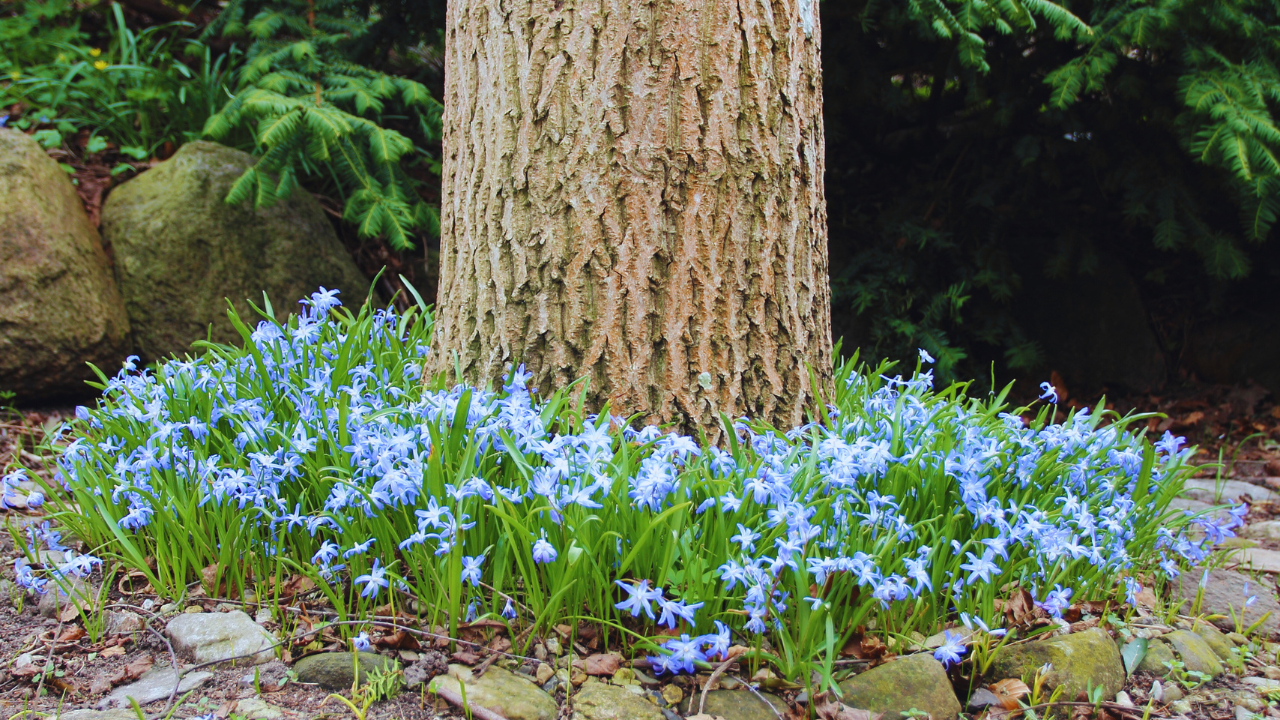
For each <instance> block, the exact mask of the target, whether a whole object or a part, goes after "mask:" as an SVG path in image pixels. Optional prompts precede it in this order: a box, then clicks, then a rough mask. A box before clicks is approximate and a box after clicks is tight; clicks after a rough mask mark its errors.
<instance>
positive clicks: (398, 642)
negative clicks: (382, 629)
mask: <svg viewBox="0 0 1280 720" xmlns="http://www.w3.org/2000/svg"><path fill="white" fill-rule="evenodd" d="M373 644H374V645H377V646H378V647H385V648H394V649H396V650H417V649H419V648H421V647H422V645H421V644H420V643H419V642H418V639H417V638H415V637H414V636H412V635H410V634H409V633H407V632H405V631H404V630H397V631H396V632H394V633H392V634H390V635H383V636H382V637H379V638H375V639H374V641H373Z"/></svg>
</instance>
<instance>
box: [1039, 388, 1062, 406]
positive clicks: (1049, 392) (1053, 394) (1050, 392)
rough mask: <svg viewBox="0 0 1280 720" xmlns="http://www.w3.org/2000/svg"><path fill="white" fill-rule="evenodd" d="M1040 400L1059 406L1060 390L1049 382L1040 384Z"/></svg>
mask: <svg viewBox="0 0 1280 720" xmlns="http://www.w3.org/2000/svg"><path fill="white" fill-rule="evenodd" d="M1040 393H1041V394H1040V399H1041V400H1048V401H1049V402H1051V403H1053V404H1054V405H1057V404H1058V389H1057V388H1055V387H1054V386H1053V385H1050V384H1049V383H1047V382H1042V383H1040Z"/></svg>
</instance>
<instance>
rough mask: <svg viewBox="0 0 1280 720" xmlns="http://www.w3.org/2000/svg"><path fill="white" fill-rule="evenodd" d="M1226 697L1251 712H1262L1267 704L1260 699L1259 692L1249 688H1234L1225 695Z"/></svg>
mask: <svg viewBox="0 0 1280 720" xmlns="http://www.w3.org/2000/svg"><path fill="white" fill-rule="evenodd" d="M1225 697H1226V699H1227V700H1228V701H1230V702H1231V703H1232V704H1233V705H1236V706H1237V707H1243V708H1244V709H1246V710H1248V711H1249V712H1251V713H1256V712H1262V710H1263V708H1265V707H1266V705H1264V704H1263V702H1262V700H1260V699H1258V696H1257V694H1255V693H1253V692H1251V691H1249V690H1233V691H1231V692H1228V693H1227V694H1226V695H1225Z"/></svg>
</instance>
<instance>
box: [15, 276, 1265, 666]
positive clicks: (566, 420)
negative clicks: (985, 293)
mask: <svg viewBox="0 0 1280 720" xmlns="http://www.w3.org/2000/svg"><path fill="white" fill-rule="evenodd" d="M336 295H337V291H332V290H324V289H323V288H322V289H321V291H320V292H317V293H315V294H314V295H312V296H311V297H310V298H309V299H306V300H304V301H303V304H304V310H303V312H302V313H300V314H298V315H294V316H291V317H290V318H289V319H288V321H287V322H286V323H283V324H281V323H277V322H275V321H274V320H269V319H268V320H263V321H262V322H259V323H258V324H257V326H256V328H250V327H249V326H248V325H246V324H244V323H243V322H242V321H241V320H240V319H239V318H236V317H234V316H233V319H234V322H235V323H236V325H237V327H238V328H240V331H241V334H242V335H243V337H244V346H243V347H229V346H217V345H209V344H202V345H200V346H198V350H199V351H200V353H201V354H200V355H199V356H196V357H188V358H185V359H172V360H170V361H168V362H164V363H161V364H159V365H158V366H157V367H156V368H155V369H154V370H148V369H146V368H140V367H137V366H136V365H135V364H134V363H132V362H130V363H127V364H126V365H125V367H124V368H123V369H122V370H121V371H120V372H119V373H117V374H116V375H114V376H113V377H110V378H108V377H106V376H105V375H104V376H103V377H102V380H103V390H104V395H103V397H102V399H101V400H100V401H99V402H98V404H97V406H96V407H94V408H80V409H78V411H77V416H78V417H77V419H76V420H75V421H73V422H72V423H71V424H70V427H69V428H68V433H69V434H68V435H67V437H66V439H67V440H68V442H67V444H66V446H65V449H64V450H63V452H62V456H61V459H60V461H59V467H60V470H59V473H60V474H59V479H60V481H61V482H62V484H63V487H64V489H65V490H66V491H67V493H68V495H67V497H68V498H69V499H61V498H58V497H55V498H51V499H50V501H49V502H50V504H52V505H54V506H55V509H56V510H58V512H57V513H55V514H56V517H57V518H58V520H59V521H60V522H62V523H63V524H64V525H65V526H66V528H67V529H68V530H69V531H70V532H71V533H73V534H74V535H76V536H77V537H79V538H81V539H83V540H85V541H86V542H87V543H88V545H89V547H91V548H93V550H92V554H91V555H74V554H71V555H69V556H68V557H67V559H66V562H65V563H64V564H63V565H61V566H60V568H59V569H58V571H57V572H55V573H54V575H55V577H54V578H53V580H58V579H62V578H59V577H57V576H64V577H65V576H71V575H78V576H84V575H87V574H89V573H91V572H93V571H94V569H95V567H97V566H99V565H101V564H102V561H103V559H106V560H107V561H109V562H117V561H118V562H120V563H122V564H123V565H124V566H126V567H128V568H130V569H133V570H135V571H138V572H140V573H142V574H144V575H145V577H146V578H147V580H148V581H149V582H150V583H151V585H152V586H153V587H154V588H155V590H156V591H157V592H159V593H161V594H163V595H167V596H169V597H172V598H175V599H176V598H179V597H182V596H183V595H184V593H185V592H186V588H187V587H188V584H189V583H192V582H196V581H202V582H203V583H204V585H205V588H206V591H208V592H209V593H210V594H219V595H223V596H231V597H238V596H240V595H241V594H242V593H244V592H245V591H246V590H249V589H253V590H254V591H255V592H256V594H257V595H258V597H268V596H269V593H270V588H271V587H272V586H273V584H274V587H276V588H278V587H279V586H280V584H281V581H282V580H283V579H285V578H286V577H289V576H294V575H298V574H300V575H303V576H306V577H308V578H310V579H311V580H312V581H313V582H315V583H316V584H317V585H318V586H319V588H320V589H321V590H322V591H323V592H324V593H325V595H327V597H328V600H329V602H330V603H331V604H332V606H333V608H334V609H335V610H336V611H337V614H338V616H339V618H340V619H343V620H356V619H359V618H361V617H367V616H368V615H369V614H370V613H371V612H372V611H373V610H374V608H380V607H383V606H385V605H387V604H390V605H391V606H392V609H393V610H395V609H397V608H406V607H408V608H415V609H416V610H417V611H418V612H420V613H422V615H423V619H424V620H425V621H429V622H431V623H432V624H433V625H435V624H439V625H442V626H444V627H447V628H448V629H449V634H450V636H452V637H458V629H459V626H460V625H462V624H464V623H467V622H471V621H475V620H477V619H482V620H488V621H493V622H499V623H507V624H509V626H510V627H511V628H513V629H514V630H515V631H514V632H511V637H512V638H515V639H516V642H517V643H518V642H524V641H526V639H527V638H529V637H530V635H531V633H530V632H523V633H522V632H520V631H522V630H530V631H539V630H543V631H545V630H547V629H549V628H551V627H552V626H554V625H556V624H559V623H566V622H568V623H571V624H576V623H577V622H579V621H588V622H591V623H594V624H596V626H597V627H599V628H600V629H601V631H602V632H603V634H604V637H605V642H606V644H607V645H614V646H629V647H631V648H632V649H633V650H635V651H637V652H639V653H641V654H646V653H647V654H649V655H651V656H652V662H653V663H654V665H655V669H656V671H657V672H660V673H665V672H689V671H692V670H693V669H694V668H695V667H698V666H702V667H706V666H707V664H708V663H709V662H713V661H714V660H717V659H720V658H723V657H725V656H726V654H727V653H728V652H729V648H730V646H731V645H741V646H744V647H746V648H748V649H747V650H746V656H745V657H746V659H750V660H752V661H753V662H758V663H761V664H769V665H772V666H773V667H774V668H775V669H776V670H777V671H778V672H779V674H781V675H782V676H784V677H786V678H787V679H790V680H793V681H798V682H801V683H807V682H808V681H809V678H810V677H811V676H812V673H813V672H814V671H817V672H818V674H819V675H820V676H821V677H822V678H823V680H824V682H828V681H830V680H831V678H832V676H833V674H834V670H835V661H836V658H837V657H838V655H839V652H840V650H841V649H842V648H844V647H845V645H846V643H847V642H848V641H849V640H850V639H852V638H854V637H855V636H857V635H860V634H862V633H874V634H877V635H879V636H881V637H884V638H886V639H890V640H892V639H894V638H901V637H903V636H910V635H911V634H912V633H921V634H930V633H934V632H936V631H937V630H938V629H940V628H943V627H954V626H955V625H956V624H957V623H963V624H965V625H969V626H971V627H979V626H981V627H984V628H985V627H987V626H992V625H998V624H1000V623H1001V618H1002V613H1001V612H1000V605H999V604H998V603H999V601H1001V600H1004V599H1007V598H1008V597H1009V596H1011V595H1012V594H1015V593H1021V592H1023V591H1025V592H1026V593H1028V594H1029V596H1030V597H1031V599H1032V600H1033V601H1034V603H1035V604H1036V605H1037V606H1038V607H1039V608H1041V609H1042V610H1043V611H1045V612H1046V613H1048V614H1049V615H1053V616H1055V617H1056V616H1060V615H1061V613H1062V612H1063V610H1065V609H1066V608H1067V607H1068V605H1070V604H1071V603H1072V602H1077V601H1081V600H1107V599H1113V598H1114V599H1122V598H1123V597H1124V596H1127V597H1128V599H1129V601H1130V603H1132V601H1133V597H1134V596H1135V595H1136V593H1138V592H1140V590H1141V589H1142V585H1143V584H1144V583H1146V584H1151V583H1153V582H1154V583H1159V582H1160V578H1168V577H1173V576H1176V575H1177V573H1178V572H1179V569H1180V567H1185V565H1186V564H1187V563H1189V562H1198V561H1200V560H1203V559H1204V556H1205V553H1206V552H1207V550H1208V547H1209V545H1210V544H1211V543H1212V542H1214V541H1216V540H1219V539H1221V538H1222V537H1224V536H1226V535H1229V534H1230V533H1231V528H1232V527H1234V526H1235V525H1237V524H1238V522H1239V515H1240V514H1241V512H1240V511H1233V514H1232V515H1230V516H1228V520H1227V521H1226V522H1224V523H1218V522H1215V521H1214V520H1212V519H1210V518H1204V517H1190V516H1184V515H1182V514H1181V513H1179V512H1177V511H1173V510H1170V509H1169V508H1168V506H1169V502H1170V500H1172V499H1173V498H1174V497H1175V496H1176V495H1177V494H1178V492H1179V491H1180V490H1181V487H1182V483H1183V479H1184V477H1185V476H1186V475H1187V473H1188V471H1189V468H1188V466H1187V465H1186V464H1185V461H1186V459H1187V457H1188V451H1187V450H1186V449H1182V448H1180V442H1179V439H1177V438H1173V437H1171V436H1169V435H1167V434H1166V436H1164V437H1163V438H1161V439H1160V440H1159V441H1157V442H1155V443H1149V442H1148V441H1147V440H1146V439H1144V438H1143V437H1142V436H1140V435H1135V434H1131V433H1129V432H1128V431H1127V429H1126V428H1127V423H1126V421H1125V420H1124V419H1120V418H1113V420H1114V421H1113V422H1110V423H1108V424H1103V423H1102V422H1101V420H1102V418H1101V417H1100V416H1098V415H1095V414H1091V413H1089V412H1087V411H1080V412H1075V413H1074V414H1072V415H1070V416H1068V417H1066V418H1062V417H1056V418H1055V413H1056V409H1055V407H1054V406H1053V405H1052V404H1050V403H1047V402H1046V403H1043V404H1041V405H1040V406H1039V408H1038V410H1037V414H1036V415H1035V416H1034V419H1033V420H1032V421H1031V422H1029V423H1027V422H1025V421H1024V419H1023V417H1022V416H1021V415H1019V414H1015V413H1008V412H1004V411H1003V409H1004V408H1003V395H995V396H992V397H988V398H984V399H979V398H970V397H967V396H966V395H965V394H964V391H965V386H964V385H952V386H950V387H948V388H945V389H942V390H935V389H934V388H933V387H932V376H931V373H930V372H929V371H928V370H925V366H926V365H927V364H928V361H929V360H930V358H928V356H927V354H925V353H921V358H920V363H919V364H918V365H917V366H916V370H915V372H914V373H912V374H911V375H910V377H908V378H904V377H902V376H901V375H898V374H893V375H890V373H891V372H892V369H891V367H890V366H889V365H888V364H883V365H881V366H879V367H875V368H870V367H866V366H858V365H856V364H855V363H856V361H850V362H846V363H843V364H842V365H841V366H840V367H839V368H838V371H837V373H836V378H837V382H836V384H835V387H836V391H835V394H834V396H833V397H831V398H830V399H829V404H828V406H827V408H826V411H825V412H824V413H823V414H822V416H821V417H817V418H814V420H813V421H812V422H810V423H808V424H806V425H804V426H802V427H797V428H792V429H788V430H786V431H785V432H781V431H778V430H775V429H773V428H771V427H768V426H766V425H763V424H760V423H757V422H753V421H751V420H747V419H736V420H735V419H730V418H725V419H724V423H725V425H726V427H730V428H731V429H732V432H727V433H725V436H726V444H725V445H724V446H723V447H713V446H708V445H706V444H704V443H702V442H700V441H699V440H698V439H695V438H692V437H687V436H681V435H677V434H672V433H666V432H663V431H662V430H661V429H659V428H657V427H652V426H646V427H637V426H636V425H634V424H630V423H628V421H627V420H626V419H624V418H618V417H614V416H612V415H610V414H609V413H608V412H603V413H601V414H598V415H596V414H589V413H587V412H585V411H583V410H582V409H581V408H580V406H579V404H578V403H577V401H576V399H575V398H576V395H575V391H576V390H577V388H575V387H570V388H567V389H565V390H562V391H559V392H556V393H554V394H552V395H550V396H549V397H545V398H544V397H539V395H538V394H537V393H535V392H531V391H530V390H528V389H527V388H526V386H525V381H526V377H525V375H524V373H523V371H522V370H521V369H520V368H518V367H517V368H515V369H513V370H512V371H511V373H510V375H509V377H508V378H507V379H506V381H505V383H504V384H503V386H502V387H501V388H500V389H496V390H491V389H482V388H473V387H468V386H464V385H459V386H452V387H450V386H446V385H444V383H443V381H442V379H441V378H432V377H426V378H424V367H427V366H428V365H429V364H430V363H431V362H433V360H432V358H431V349H430V347H431V346H430V342H431V331H432V321H431V316H430V314H429V313H428V312H427V310H426V308H425V307H422V306H421V304H420V305H419V307H416V308H413V309H411V310H410V311H408V312H405V313H402V314H397V313H394V312H389V311H386V310H381V309H373V308H372V307H371V306H370V305H369V304H368V303H366V304H364V305H363V306H362V307H361V308H360V309H359V310H358V311H357V312H351V311H349V310H348V309H346V308H344V307H342V306H341V304H340V302H339V300H338V298H337V297H336ZM265 316H266V317H272V316H273V313H272V312H271V310H270V307H269V305H268V307H267V308H266V313H265ZM1046 398H1047V399H1048V400H1052V389H1051V388H1049V389H1048V391H1047V392H1046ZM1055 419H1056V420H1057V421H1058V422H1052V421H1053V420H1055ZM1138 425H1139V426H1142V424H1141V423H1139V424H1138ZM20 477H21V473H20V472H17V473H13V474H11V475H10V476H9V477H8V480H9V481H16V480H18V479H20ZM1192 526H1196V527H1198V528H1200V529H1201V530H1202V531H1203V537H1202V539H1199V540H1195V539H1192V536H1191V535H1190V534H1189V533H1188V532H1187V530H1188V529H1190V528H1191V527H1192ZM42 532H43V531H41V532H33V533H32V534H31V535H30V539H31V540H32V541H33V542H39V543H44V544H45V545H47V546H49V547H59V548H60V547H61V545H60V544H59V537H58V536H57V535H54V534H48V533H44V534H43V535H42ZM18 574H19V580H20V582H21V583H22V584H24V585H26V586H27V587H29V588H42V589H46V590H47V589H49V588H51V587H53V585H50V584H49V583H50V579H48V578H45V577H40V576H37V575H36V574H35V573H34V572H32V570H31V568H30V567H28V566H27V565H26V564H24V563H22V562H21V561H20V562H19V568H18ZM410 599H414V600H416V603H410V602H409V600H410ZM353 632H354V631H353ZM996 634H997V633H995V632H993V633H992V635H996ZM739 652H741V650H739ZM965 652H966V648H965V643H964V641H962V640H961V639H960V638H959V636H958V635H948V636H947V642H946V644H944V645H943V647H941V648H939V649H938V650H937V654H938V657H939V659H941V660H944V661H945V662H954V661H956V660H959V659H960V658H961V657H962V656H963V655H964V654H965Z"/></svg>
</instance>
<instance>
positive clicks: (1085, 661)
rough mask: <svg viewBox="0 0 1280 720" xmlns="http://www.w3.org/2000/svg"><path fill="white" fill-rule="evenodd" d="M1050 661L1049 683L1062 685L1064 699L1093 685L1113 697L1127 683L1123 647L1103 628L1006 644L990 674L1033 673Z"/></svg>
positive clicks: (1014, 675) (995, 676) (1016, 675)
mask: <svg viewBox="0 0 1280 720" xmlns="http://www.w3.org/2000/svg"><path fill="white" fill-rule="evenodd" d="M1046 664H1047V665H1049V666H1050V668H1051V669H1050V671H1049V674H1048V676H1047V677H1046V682H1047V684H1048V687H1051V688H1056V687H1059V686H1061V687H1062V688H1063V691H1064V692H1063V699H1064V700H1074V699H1075V698H1076V696H1077V695H1079V694H1080V693H1082V692H1086V691H1087V689H1088V688H1089V687H1095V688H1096V687H1102V688H1103V692H1104V693H1105V695H1104V696H1105V697H1108V698H1111V697H1115V694H1116V693H1118V692H1120V689H1121V688H1122V687H1124V681H1125V672H1124V661H1123V660H1122V659H1121V658H1120V648H1118V647H1116V643H1115V641H1114V640H1112V639H1111V636H1110V635H1108V634H1107V633H1106V631H1104V630H1102V629H1101V628H1090V629H1088V630H1085V631H1083V632H1078V633H1072V634H1070V635H1062V636H1059V637H1052V638H1048V639H1045V640H1040V641H1037V642H1032V643H1028V644H1026V645H1014V646H1010V647H1006V648H1004V649H1003V650H1001V651H1000V652H999V653H997V655H996V657H995V661H994V662H993V663H992V665H991V669H990V670H989V671H988V673H987V677H988V678H990V679H992V680H1000V679H1002V678H1023V677H1029V676H1031V675H1034V674H1035V672H1036V670H1037V669H1038V668H1040V667H1043V666H1044V665H1046Z"/></svg>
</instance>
